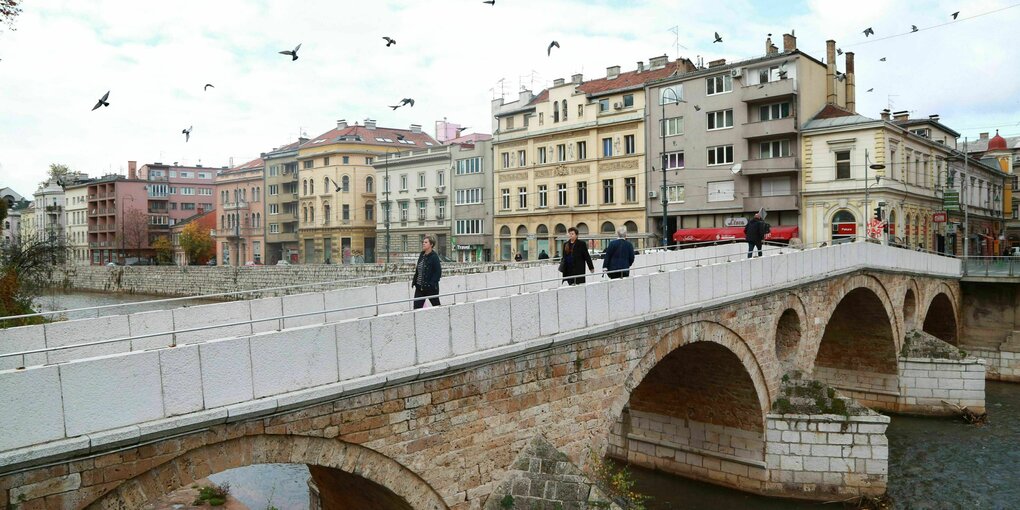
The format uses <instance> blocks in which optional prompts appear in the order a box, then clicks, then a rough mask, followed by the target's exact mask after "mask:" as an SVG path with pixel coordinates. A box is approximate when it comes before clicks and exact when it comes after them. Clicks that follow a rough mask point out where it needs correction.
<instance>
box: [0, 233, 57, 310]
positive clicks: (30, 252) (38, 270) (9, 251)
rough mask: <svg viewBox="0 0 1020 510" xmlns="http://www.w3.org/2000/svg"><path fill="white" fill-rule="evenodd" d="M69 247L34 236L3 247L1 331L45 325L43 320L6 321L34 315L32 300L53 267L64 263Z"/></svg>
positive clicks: (0, 255) (0, 247) (0, 250)
mask: <svg viewBox="0 0 1020 510" xmlns="http://www.w3.org/2000/svg"><path fill="white" fill-rule="evenodd" d="M65 254H66V247H65V246H64V244H63V242H62V241H61V240H60V239H58V238H50V237H46V236H44V237H42V238H41V239H36V238H35V237H34V236H32V237H30V238H29V239H23V240H22V242H21V243H17V244H15V243H5V244H3V245H0V328H6V327H14V326H24V325H26V324H38V323H40V322H44V321H43V320H42V319H41V318H40V317H29V318H27V319H10V320H4V319H3V317H5V316H9V315H22V314H28V313H32V312H33V310H32V299H33V298H34V297H35V296H36V295H38V293H39V291H40V289H42V288H43V287H44V286H45V285H46V282H47V275H48V274H49V272H50V271H51V270H52V269H53V267H54V266H57V265H59V264H62V263H63V262H64V255H65Z"/></svg>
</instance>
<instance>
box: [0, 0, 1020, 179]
mask: <svg viewBox="0 0 1020 510" xmlns="http://www.w3.org/2000/svg"><path fill="white" fill-rule="evenodd" d="M1013 2H1015V0H976V1H964V2H961V1H942V0H930V1H929V0H918V1H911V2H903V1H896V0H875V1H872V0H855V1H835V0H807V1H805V0H794V1H737V0H715V1H712V2H705V1H692V0H631V1H626V0H586V1H580V0H496V4H495V5H494V6H490V5H487V4H483V3H482V2H481V1H480V0H433V1H430V2H420V1H418V2H412V1H407V0H400V1H398V0H373V1H371V2H355V1H353V0H323V1H318V0H309V1H302V2H282V1H275V2H274V1H241V0H234V1H231V0H217V1H214V2H209V1H192V0H179V1H176V2H148V1H141V2H140V1H137V0H96V1H89V2H81V1H71V0H27V1H25V2H24V5H23V9H24V12H23V14H22V15H21V16H19V17H18V19H17V20H16V29H17V30H16V31H11V30H9V29H8V28H6V27H2V28H0V187H3V186H11V187H13V188H14V189H15V190H16V191H18V192H20V193H21V194H23V195H30V194H32V193H33V192H34V190H35V188H36V185H37V184H38V182H39V181H40V180H42V179H43V178H44V177H45V175H46V170H47V167H48V166H49V164H50V163H54V162H56V163H64V164H67V165H69V166H71V168H73V169H75V170H81V171H85V172H87V173H89V174H92V175H97V176H98V175H102V174H104V173H108V172H124V171H125V170H124V169H125V168H126V162H127V161H128V160H137V161H138V162H139V164H143V163H146V162H154V161H162V162H164V163H170V162H175V161H176V162H180V163H181V164H199V163H200V164H203V165H207V166H217V167H218V166H223V165H228V164H230V162H231V161H233V163H234V164H241V163H243V162H245V161H248V160H250V159H252V158H255V157H258V155H259V153H260V152H264V151H268V150H271V149H272V148H274V147H277V146H280V145H283V144H285V143H288V142H289V141H293V140H294V139H295V138H296V137H297V136H298V135H299V133H301V132H304V133H306V134H308V135H309V136H316V135H318V134H321V133H323V132H325V131H328V130H329V129H331V127H332V126H334V125H335V123H336V120H337V119H346V120H348V121H349V122H354V121H359V122H363V120H364V119H366V118H374V119H376V120H377V121H378V122H379V124H380V125H384V126H392V127H407V126H408V125H410V124H421V125H423V126H424V128H425V129H426V130H427V131H429V132H430V133H431V132H432V131H433V129H434V123H435V121H436V120H442V119H443V118H447V119H449V120H450V121H451V122H458V123H460V124H462V125H465V126H470V127H471V131H478V132H489V131H491V115H490V101H491V100H492V99H493V98H498V97H500V94H503V95H505V96H506V97H507V98H508V100H513V99H515V98H516V97H517V91H518V90H519V89H520V87H522V86H524V87H529V88H533V89H534V90H536V91H538V90H540V89H541V88H542V87H543V86H546V85H548V84H550V83H551V82H552V80H553V79H555V78H559V77H564V78H568V79H569V77H570V75H571V74H573V73H578V72H581V73H583V74H584V76H585V78H586V79H590V78H597V77H601V76H604V74H605V68H606V67H607V66H613V65H619V66H621V67H622V70H623V71H628V70H633V69H634V68H635V67H636V62H637V61H639V60H641V61H645V62H647V61H648V59H649V58H650V57H653V56H656V55H662V54H666V53H668V54H669V55H670V57H676V56H677V55H678V54H679V55H681V56H685V57H689V58H692V59H695V58H696V57H698V56H701V57H703V58H704V59H705V61H706V62H707V61H709V60H714V59H716V58H726V59H727V60H734V59H745V58H751V57H755V56H759V55H761V54H762V53H764V41H765V37H766V34H768V33H772V34H773V39H775V40H777V41H778V42H777V44H778V45H780V46H781V45H782V43H781V34H782V33H784V32H788V31H789V30H790V29H794V30H796V35H797V38H798V46H799V48H800V49H801V50H803V51H805V52H807V53H808V54H810V55H812V56H814V57H815V58H818V59H819V60H821V59H823V58H824V49H825V40H826V39H829V38H832V39H835V40H836V41H837V44H838V46H840V47H841V48H842V49H844V50H853V51H855V52H856V53H857V86H858V110H859V111H860V112H861V113H863V114H865V115H869V116H872V117H877V116H878V112H879V111H880V110H881V109H882V108H885V107H887V106H890V107H892V109H893V110H911V111H912V112H913V115H917V116H927V115H929V114H934V113H938V114H940V115H941V116H942V121H943V122H945V123H946V124H948V125H949V126H951V127H953V128H955V129H956V130H957V131H960V132H961V133H964V134H965V135H968V136H971V137H976V136H977V134H978V133H979V132H982V131H991V132H994V131H995V129H996V128H999V129H1001V131H1002V133H1003V134H1004V135H1010V134H1020V65H1018V64H1017V50H1016V48H1020V31H1018V30H1017V29H1016V27H1017V26H1020V4H1015V3H1013ZM954 11H960V15H959V19H958V20H957V21H955V22H953V21H952V18H951V16H950V15H951V13H952V12H954ZM911 24H914V25H917V26H918V27H919V28H920V29H921V30H920V31H919V32H917V33H914V34H908V32H910V25H911ZM869 26H870V27H873V29H874V31H875V35H874V36H872V37H871V38H868V39H865V37H864V36H863V34H862V33H861V31H862V30H863V29H864V28H866V27H869ZM673 27H678V30H677V31H678V32H679V38H678V39H679V41H677V37H676V35H674V32H673V31H671V29H672V28H673ZM716 31H718V32H719V33H720V34H721V35H722V37H723V43H722V44H713V43H712V34H713V32H716ZM383 36H389V37H392V38H394V39H396V40H397V44H396V45H395V46H392V47H390V48H386V47H385V42H384V41H383V40H382V37H383ZM551 40H557V41H559V43H560V45H561V48H560V49H558V50H557V49H554V50H553V55H552V56H551V57H547V56H546V46H547V45H548V44H549V42H550V41H551ZM677 42H679V44H680V45H682V47H678V46H677V45H676V43H677ZM298 43H301V44H302V46H301V50H300V52H299V56H300V58H299V60H298V61H296V62H291V60H290V58H289V57H287V56H284V55H279V54H278V53H277V52H278V51H280V50H284V49H290V48H293V47H294V46H296V45H297V44H298ZM882 57H886V61H885V62H880V61H879V59H880V58H882ZM839 66H840V69H842V66H843V62H842V58H840V59H839ZM206 83H212V84H214V85H215V88H214V89H209V91H207V92H204V91H203V85H204V84H206ZM869 88H874V89H875V91H874V92H872V93H866V92H864V91H866V90H867V89H869ZM107 90H110V91H111V94H110V103H111V104H110V107H109V108H102V109H100V110H98V111H95V112H93V111H90V110H91V108H92V106H93V105H94V104H95V102H96V100H97V99H98V98H99V97H100V96H101V95H102V94H103V93H104V92H106V91H107ZM403 97H411V98H414V99H415V101H416V103H415V106H414V108H401V109H399V110H397V111H393V110H390V109H389V108H387V105H390V104H394V103H395V102H396V101H398V100H399V99H400V98H403ZM188 126H194V130H193V132H192V136H191V141H190V142H188V143H185V141H184V136H183V135H181V134H180V132H181V130H182V129H184V128H186V127H188Z"/></svg>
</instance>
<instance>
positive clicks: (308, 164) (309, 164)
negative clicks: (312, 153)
mask: <svg viewBox="0 0 1020 510" xmlns="http://www.w3.org/2000/svg"><path fill="white" fill-rule="evenodd" d="M311 167H312V160H310V159H309V160H308V161H305V162H303V163H302V168H304V169H305V170H307V169H309V168H311Z"/></svg>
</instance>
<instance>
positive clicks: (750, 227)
mask: <svg viewBox="0 0 1020 510" xmlns="http://www.w3.org/2000/svg"><path fill="white" fill-rule="evenodd" d="M764 238H765V222H764V221H762V220H761V214H760V213H755V215H754V218H752V219H751V221H750V222H748V223H747V225H745V226H744V239H746V240H747V258H751V257H752V256H753V254H754V249H755V248H758V256H759V257H761V241H762V239H764Z"/></svg>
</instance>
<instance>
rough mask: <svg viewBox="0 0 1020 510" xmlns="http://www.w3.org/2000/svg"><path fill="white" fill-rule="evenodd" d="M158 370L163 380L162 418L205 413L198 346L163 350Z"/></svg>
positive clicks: (160, 352)
mask: <svg viewBox="0 0 1020 510" xmlns="http://www.w3.org/2000/svg"><path fill="white" fill-rule="evenodd" d="M159 371H160V374H162V378H163V416H177V415H179V414H186V413H192V412H196V411H201V410H202V406H203V402H202V361H201V358H200V357H199V355H198V346H197V345H182V346H178V347H173V348H169V349H162V350H160V351H159Z"/></svg>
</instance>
